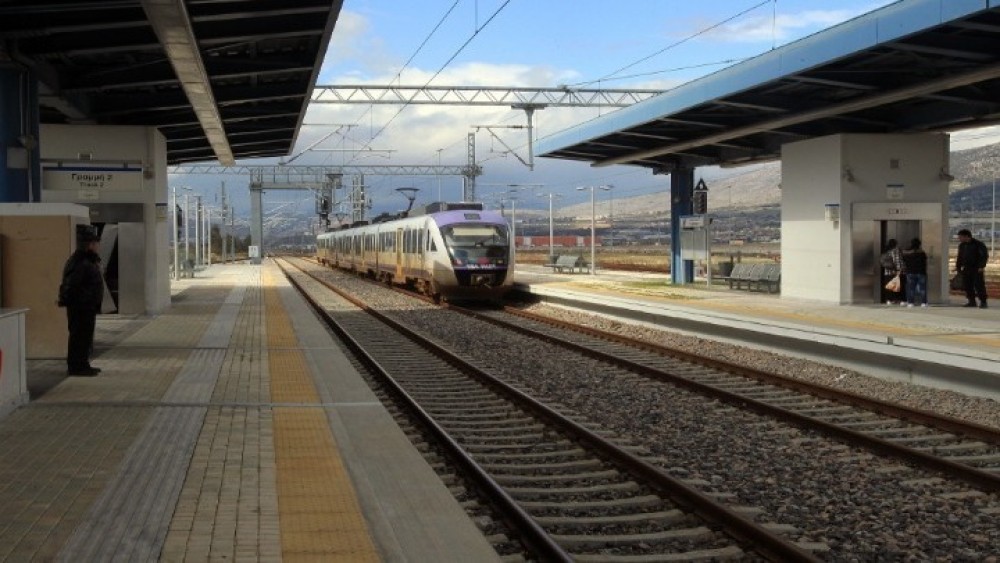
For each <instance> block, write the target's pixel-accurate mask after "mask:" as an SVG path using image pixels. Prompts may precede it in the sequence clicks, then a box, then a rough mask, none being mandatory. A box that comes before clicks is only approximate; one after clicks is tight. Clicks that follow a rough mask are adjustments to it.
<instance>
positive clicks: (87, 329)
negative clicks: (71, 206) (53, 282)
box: [59, 225, 104, 376]
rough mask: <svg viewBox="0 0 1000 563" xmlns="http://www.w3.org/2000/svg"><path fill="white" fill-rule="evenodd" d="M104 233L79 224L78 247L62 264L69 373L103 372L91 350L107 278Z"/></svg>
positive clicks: (61, 303) (62, 289)
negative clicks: (103, 274) (103, 267)
mask: <svg viewBox="0 0 1000 563" xmlns="http://www.w3.org/2000/svg"><path fill="white" fill-rule="evenodd" d="M100 243H101V237H100V236H98V234H97V231H96V230H95V229H94V228H93V227H91V226H89V225H80V226H78V227H77V233H76V245H77V249H76V252H74V253H73V254H72V255H71V256H70V257H69V259H68V260H66V266H65V267H64V268H63V281H62V285H60V286H59V305H60V306H61V307H66V318H67V320H68V321H69V345H68V346H67V351H66V366H67V368H68V374H69V375H84V376H92V375H97V374H98V373H100V372H101V370H100V369H99V368H95V367H92V366H91V365H90V352H91V350H92V348H93V347H94V325H95V324H96V321H97V313H99V312H100V311H101V302H102V301H103V300H104V281H103V280H102V279H101V266H100V264H101V257H100V256H99V255H98V254H97V251H98V248H99V247H100Z"/></svg>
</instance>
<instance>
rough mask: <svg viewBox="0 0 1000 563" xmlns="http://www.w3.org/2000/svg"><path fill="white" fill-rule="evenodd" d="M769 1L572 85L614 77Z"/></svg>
mask: <svg viewBox="0 0 1000 563" xmlns="http://www.w3.org/2000/svg"><path fill="white" fill-rule="evenodd" d="M771 2H772V0H763V1H762V2H758V3H757V4H754V5H753V6H751V7H749V8H746V9H745V10H742V11H740V12H739V13H737V14H734V15H732V16H730V17H728V18H726V19H724V20H722V21H720V22H718V23H715V24H713V25H710V26H708V27H706V28H703V29H701V30H699V31H697V32H695V33H692V34H691V35H688V36H687V37H684V38H683V39H680V40H678V41H675V42H673V43H671V44H670V45H667V46H666V47H664V48H662V49H660V50H658V51H656V52H655V53H651V54H649V55H646V56H645V57H642V58H641V59H639V60H637V61H634V62H631V63H629V64H627V65H625V66H623V67H621V68H619V69H618V70H616V71H614V72H611V73H609V74H607V75H605V76H603V77H601V78H598V79H596V80H590V81H588V82H578V83H576V84H574V86H588V85H591V84H594V83H597V82H601V81H605V80H610V79H612V78H614V77H615V76H617V75H619V74H621V73H622V72H624V71H626V70H628V69H630V68H632V67H634V66H636V65H639V64H642V63H644V62H646V61H648V60H650V59H652V58H654V57H657V56H659V55H662V54H663V53H665V52H667V51H669V50H671V49H674V48H676V47H679V46H681V45H683V44H685V43H687V42H688V41H691V40H692V39H695V38H697V37H700V36H702V35H704V34H706V33H708V32H710V31H712V30H714V29H716V28H718V27H721V26H723V25H725V24H727V23H729V22H731V21H733V20H735V19H737V18H740V17H742V16H744V15H746V14H748V13H750V12H752V11H754V10H756V9H758V8H760V7H761V6H764V5H766V4H769V3H771Z"/></svg>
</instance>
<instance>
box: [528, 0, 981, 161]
mask: <svg viewBox="0 0 1000 563" xmlns="http://www.w3.org/2000/svg"><path fill="white" fill-rule="evenodd" d="M998 121H1000V0H901V1H900V2H896V3H894V4H890V5H888V6H886V7H884V8H881V9H879V10H876V11H873V12H870V13H868V14H865V15H863V16H859V17H857V18H855V19H853V20H850V21H847V22H845V23H843V24H840V25H837V26H835V27H832V28H830V29H827V30H824V31H822V32H819V33H816V34H814V35H811V36H809V37H806V38H804V39H801V40H799V41H795V42H793V43H790V44H788V45H785V46H782V47H780V48H778V49H774V50H772V51H770V52H768V53H765V54H763V55H760V56H757V57H754V58H752V59H749V60H747V61H744V62H742V63H739V64H736V65H733V66H731V67H729V68H726V69H724V70H722V71H719V72H716V73H714V74H711V75H708V76H705V77H703V78H700V79H697V80H694V81H692V82H689V83H687V84H684V85H682V86H679V87H677V88H674V89H672V90H669V91H667V92H664V93H663V94H660V95H658V96H655V97H653V98H650V99H647V100H645V101H642V102H639V103H637V104H635V105H633V106H630V107H628V108H625V109H622V110H619V111H616V112H614V113H611V114H606V115H604V116H602V117H600V118H598V119H595V120H593V121H590V122H587V123H584V124H582V125H579V126H577V127H574V128H571V129H568V130H566V131H564V132H561V133H557V134H555V135H553V136H551V137H547V138H543V139H540V140H539V141H538V142H537V145H536V154H539V155H541V156H546V157H553V158H559V159H567V160H581V161H589V162H591V163H592V164H593V165H594V166H605V165H612V164H632V165H638V166H645V167H649V168H652V169H654V170H655V171H657V172H661V173H668V172H670V171H671V170H674V169H677V168H693V167H695V166H701V165H707V164H721V165H727V164H729V165H738V164H743V163H750V162H756V161H765V160H773V159H776V158H779V157H780V151H781V146H782V145H783V144H785V143H788V142H794V141H798V140H803V139H808V138H812V137H818V136H824V135H831V134H840V133H905V132H930V131H956V130H960V129H966V128H972V127H980V126H986V125H992V124H996V123H998Z"/></svg>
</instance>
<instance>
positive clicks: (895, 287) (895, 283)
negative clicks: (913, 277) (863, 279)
mask: <svg viewBox="0 0 1000 563" xmlns="http://www.w3.org/2000/svg"><path fill="white" fill-rule="evenodd" d="M901 284H902V282H900V281H899V274H896V275H895V276H893V278H892V279H891V280H889V282H888V283H886V284H885V288H886V289H888V290H889V291H896V292H898V291H899V287H900V285H901Z"/></svg>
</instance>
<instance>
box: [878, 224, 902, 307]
mask: <svg viewBox="0 0 1000 563" xmlns="http://www.w3.org/2000/svg"><path fill="white" fill-rule="evenodd" d="M879 265H881V266H882V288H883V289H885V299H884V300H885V304H886V305H896V304H899V305H904V304H905V303H904V302H903V286H902V284H903V283H904V282H903V276H901V275H900V273H901V272H902V271H903V256H902V254H901V253H900V251H899V243H897V242H896V239H894V238H891V239H889V242H888V243H886V245H885V252H883V253H882V256H881V257H879ZM896 276H899V283H900V287H899V289H898V290H897V291H891V290H889V289H887V288H886V287H885V286H886V284H888V283H889V281H890V280H892V278H894V277H896Z"/></svg>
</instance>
